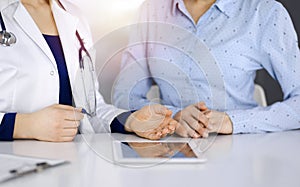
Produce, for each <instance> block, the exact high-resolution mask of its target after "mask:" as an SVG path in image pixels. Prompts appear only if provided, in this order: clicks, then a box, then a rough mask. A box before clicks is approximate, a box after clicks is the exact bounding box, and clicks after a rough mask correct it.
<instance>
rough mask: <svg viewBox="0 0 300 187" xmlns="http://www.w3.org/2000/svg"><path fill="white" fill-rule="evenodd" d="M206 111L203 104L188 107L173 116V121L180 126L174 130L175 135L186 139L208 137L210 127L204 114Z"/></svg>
mask: <svg viewBox="0 0 300 187" xmlns="http://www.w3.org/2000/svg"><path fill="white" fill-rule="evenodd" d="M206 111H208V108H207V107H206V105H205V103H203V102H199V103H196V104H193V105H189V106H187V107H186V108H184V109H183V110H181V111H179V112H178V113H177V114H176V115H175V116H174V119H175V120H176V121H178V122H179V123H180V126H179V127H178V128H177V129H176V134H178V135H180V136H182V137H186V138H187V137H192V138H200V137H204V138H206V137H208V133H209V130H210V129H211V128H212V127H211V126H210V125H209V123H208V118H207V116H206V115H205V114H204V112H206Z"/></svg>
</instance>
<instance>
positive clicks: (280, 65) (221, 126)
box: [114, 0, 300, 138]
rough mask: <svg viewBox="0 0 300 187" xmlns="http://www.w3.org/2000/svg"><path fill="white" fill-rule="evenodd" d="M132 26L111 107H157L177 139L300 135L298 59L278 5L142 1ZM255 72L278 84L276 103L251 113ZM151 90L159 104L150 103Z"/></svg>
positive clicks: (252, 0)
mask: <svg viewBox="0 0 300 187" xmlns="http://www.w3.org/2000/svg"><path fill="white" fill-rule="evenodd" d="M195 2H198V4H197V6H198V7H197V6H196V5H195V4H193V3H195ZM199 7H200V8H199ZM139 22H140V24H137V25H136V26H135V27H134V29H133V30H132V32H131V37H130V42H129V45H128V47H127V49H126V51H125V52H124V55H123V60H122V70H121V72H120V76H119V77H118V80H117V81H116V84H115V87H114V89H115V90H114V91H115V93H114V104H115V105H117V106H118V107H122V108H126V109H130V110H135V109H139V108H141V107H143V106H145V105H148V104H149V103H154V102H160V103H162V104H164V105H166V106H167V107H169V108H170V109H171V110H172V111H173V115H174V119H176V120H177V121H179V122H180V124H181V126H180V127H178V130H177V131H176V132H177V133H178V134H179V135H181V136H184V137H195V138H198V137H207V136H208V134H209V133H211V132H218V133H223V134H231V133H234V134H237V133H261V132H275V131H283V130H291V129H298V128H300V53H299V47H298V41H297V35H296V32H295V29H294V27H293V23H292V21H291V19H290V16H289V15H288V12H287V11H286V10H285V8H284V7H283V6H282V5H281V4H280V3H278V2H276V1H274V0H216V1H215V0H212V1H211V2H208V1H190V0H147V1H146V2H144V4H143V5H142V6H141V10H140V13H139ZM260 69H266V70H267V71H268V73H269V74H270V75H271V76H272V77H273V78H274V79H275V80H277V81H278V82H279V83H280V85H281V88H282V90H283V93H284V101H283V102H277V103H275V104H273V105H271V106H268V107H261V106H258V104H257V103H256V101H255V100H254V98H253V95H254V79H255V75H256V71H257V70H260ZM153 84H156V85H157V86H158V87H159V90H160V99H159V100H152V101H149V100H148V99H147V97H146V95H147V92H148V91H149V89H150V87H151V86H152V85H153Z"/></svg>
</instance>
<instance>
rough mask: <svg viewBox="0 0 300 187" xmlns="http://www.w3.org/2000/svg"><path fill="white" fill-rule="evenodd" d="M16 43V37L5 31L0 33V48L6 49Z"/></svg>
mask: <svg viewBox="0 0 300 187" xmlns="http://www.w3.org/2000/svg"><path fill="white" fill-rule="evenodd" d="M16 42H17V39H16V36H15V35H14V34H13V33H11V32H7V31H6V30H3V31H0V44H1V45H2V46H5V47H8V46H11V45H13V44H15V43H16Z"/></svg>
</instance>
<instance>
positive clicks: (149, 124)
mask: <svg viewBox="0 0 300 187" xmlns="http://www.w3.org/2000/svg"><path fill="white" fill-rule="evenodd" d="M141 124H143V125H141ZM125 129H126V130H127V131H129V132H134V133H136V134H137V135H138V136H140V137H143V138H147V139H151V140H157V139H160V138H163V137H165V136H167V135H168V134H173V133H174V132H176V134H178V135H180V136H182V137H191V138H200V137H203V138H207V137H208V135H209V133H213V132H217V133H221V134H231V133H232V123H231V121H230V118H229V117H228V115H227V114H226V113H225V112H218V111H213V110H209V109H208V108H207V106H206V105H205V103H203V102H199V103H196V104H193V105H189V106H187V107H186V108H184V109H183V110H181V111H179V112H178V113H177V114H176V115H175V116H174V119H173V118H172V111H171V110H169V109H167V108H166V107H164V106H162V105H159V104H155V105H148V106H145V107H143V108H142V109H141V110H138V111H136V112H134V113H133V114H132V115H130V117H129V118H128V119H127V121H126V124H125Z"/></svg>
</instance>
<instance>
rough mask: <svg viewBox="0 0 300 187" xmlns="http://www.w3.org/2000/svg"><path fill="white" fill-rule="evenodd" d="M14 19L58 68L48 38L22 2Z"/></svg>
mask: <svg viewBox="0 0 300 187" xmlns="http://www.w3.org/2000/svg"><path fill="white" fill-rule="evenodd" d="M14 19H15V20H16V21H17V23H18V24H19V26H20V27H21V28H22V30H23V31H24V32H25V33H26V34H27V35H28V36H29V37H30V38H31V39H32V40H33V41H34V42H35V44H36V45H37V46H39V48H40V49H41V50H42V51H43V52H44V53H45V55H47V57H48V58H49V59H50V61H51V63H52V64H53V66H54V68H55V69H56V68H57V66H56V62H55V58H54V56H53V54H52V52H51V50H50V48H49V46H48V44H47V42H46V40H45V39H44V37H43V35H42V33H41V31H40V30H39V28H38V27H37V25H36V24H35V22H34V20H33V19H32V17H31V16H30V14H29V13H28V12H27V10H26V8H25V7H24V6H23V5H22V3H21V2H19V5H18V7H17V9H16V12H15V14H14Z"/></svg>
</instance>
